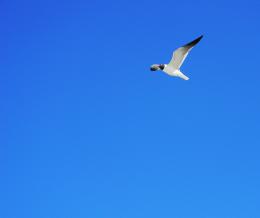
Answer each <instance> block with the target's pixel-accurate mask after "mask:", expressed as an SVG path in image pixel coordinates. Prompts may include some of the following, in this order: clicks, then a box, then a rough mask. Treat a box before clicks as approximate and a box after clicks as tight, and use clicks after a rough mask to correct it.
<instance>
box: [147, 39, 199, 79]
mask: <svg viewBox="0 0 260 218" xmlns="http://www.w3.org/2000/svg"><path fill="white" fill-rule="evenodd" d="M202 37H203V35H201V36H200V37H198V38H197V39H195V40H193V41H192V42H189V43H188V44H186V45H184V46H182V47H180V48H178V49H176V50H175V51H174V52H173V55H172V59H171V61H170V63H169V64H153V65H152V66H151V68H150V69H151V71H156V70H162V71H163V72H165V73H167V74H168V75H170V76H175V77H180V78H182V79H184V80H188V79H189V77H187V76H185V75H184V74H183V73H182V72H181V71H180V67H181V65H182V63H183V61H184V60H185V58H186V57H187V55H188V54H189V52H190V50H191V49H192V48H193V47H194V46H195V45H196V44H197V43H198V42H199V41H200V40H201V39H202Z"/></svg>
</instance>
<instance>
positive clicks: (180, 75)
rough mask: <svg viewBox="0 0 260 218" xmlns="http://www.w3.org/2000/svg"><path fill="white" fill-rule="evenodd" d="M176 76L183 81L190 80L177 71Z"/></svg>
mask: <svg viewBox="0 0 260 218" xmlns="http://www.w3.org/2000/svg"><path fill="white" fill-rule="evenodd" d="M177 76H178V77H180V78H182V79H184V80H189V79H190V78H189V77H187V76H185V75H184V74H183V73H182V72H181V71H179V70H178V71H177Z"/></svg>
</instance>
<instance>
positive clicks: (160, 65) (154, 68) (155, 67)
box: [150, 64, 165, 71]
mask: <svg viewBox="0 0 260 218" xmlns="http://www.w3.org/2000/svg"><path fill="white" fill-rule="evenodd" d="M164 67H165V66H164V64H153V65H152V66H151V67H150V70H151V71H156V70H163V69H164Z"/></svg>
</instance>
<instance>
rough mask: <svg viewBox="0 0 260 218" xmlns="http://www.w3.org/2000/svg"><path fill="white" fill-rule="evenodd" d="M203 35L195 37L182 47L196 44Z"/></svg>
mask: <svg viewBox="0 0 260 218" xmlns="http://www.w3.org/2000/svg"><path fill="white" fill-rule="evenodd" d="M202 37H203V35H201V36H200V37H198V38H197V39H195V40H193V41H191V42H189V43H187V44H186V45H184V46H183V47H189V48H191V47H193V46H194V45H196V44H197V43H198V42H199V41H200V40H201V39H202Z"/></svg>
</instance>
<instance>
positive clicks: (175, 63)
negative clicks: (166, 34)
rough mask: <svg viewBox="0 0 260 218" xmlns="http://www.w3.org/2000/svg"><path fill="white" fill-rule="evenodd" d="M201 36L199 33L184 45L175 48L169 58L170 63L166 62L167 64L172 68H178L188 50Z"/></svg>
mask: <svg viewBox="0 0 260 218" xmlns="http://www.w3.org/2000/svg"><path fill="white" fill-rule="evenodd" d="M202 37H203V35H201V36H200V37H198V38H197V39H195V40H193V41H191V42H189V43H187V44H186V45H184V46H182V47H180V48H178V49H176V50H175V51H174V52H173V55H172V59H171V61H170V63H169V64H168V66H171V67H173V68H174V69H179V68H180V67H181V65H182V63H183V61H184V60H185V58H186V57H187V55H188V54H189V52H190V50H191V49H192V48H193V47H194V46H195V45H196V44H197V43H198V42H199V41H200V40H201V39H202Z"/></svg>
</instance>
